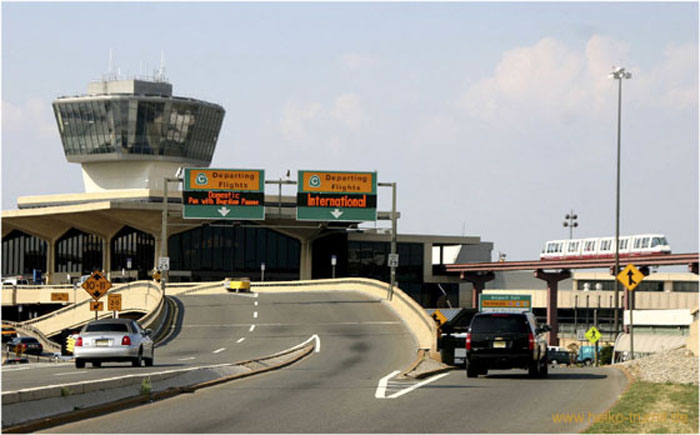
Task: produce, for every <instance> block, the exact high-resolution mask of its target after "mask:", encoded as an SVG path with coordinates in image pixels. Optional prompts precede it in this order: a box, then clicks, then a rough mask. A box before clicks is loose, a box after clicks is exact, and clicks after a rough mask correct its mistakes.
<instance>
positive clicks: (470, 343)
mask: <svg viewBox="0 0 700 435" xmlns="http://www.w3.org/2000/svg"><path fill="white" fill-rule="evenodd" d="M466 343H467V350H472V333H471V332H467V341H466Z"/></svg>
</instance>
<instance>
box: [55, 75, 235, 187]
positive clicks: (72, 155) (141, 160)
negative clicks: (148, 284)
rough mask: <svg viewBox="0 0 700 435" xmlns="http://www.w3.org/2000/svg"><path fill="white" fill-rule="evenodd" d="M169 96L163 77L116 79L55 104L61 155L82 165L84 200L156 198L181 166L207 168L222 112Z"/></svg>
mask: <svg viewBox="0 0 700 435" xmlns="http://www.w3.org/2000/svg"><path fill="white" fill-rule="evenodd" d="M172 94H173V87H172V85H171V84H170V83H167V82H166V81H165V80H164V79H163V78H162V76H157V77H154V78H153V79H149V80H139V79H132V80H119V79H116V78H114V79H113V80H109V79H106V80H102V81H98V82H93V83H90V85H89V86H88V92H87V95H81V96H73V97H59V98H57V99H56V101H54V102H53V110H54V114H55V115H56V122H57V123H58V131H59V133H60V135H61V141H62V143H63V152H64V153H65V155H66V159H68V161H69V162H74V163H80V164H81V165H82V169H83V183H84V185H85V191H86V192H100V191H105V190H113V189H119V190H122V189H156V188H157V189H159V190H160V189H162V188H163V186H162V184H163V177H173V176H175V174H176V172H177V170H178V168H180V167H182V166H194V167H205V166H209V164H210V163H211V160H212V156H213V155H214V148H215V147H216V141H217V139H218V136H219V131H220V130H221V124H222V122H223V119H224V112H225V111H224V108H223V107H221V106H219V105H218V104H213V103H208V102H206V101H201V100H196V99H192V98H184V97H174V96H173V95H172Z"/></svg>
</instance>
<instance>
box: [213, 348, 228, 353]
mask: <svg viewBox="0 0 700 435" xmlns="http://www.w3.org/2000/svg"><path fill="white" fill-rule="evenodd" d="M225 350H226V348H225V347H220V348H218V349H216V350H215V351H214V352H212V353H220V352H223V351H225Z"/></svg>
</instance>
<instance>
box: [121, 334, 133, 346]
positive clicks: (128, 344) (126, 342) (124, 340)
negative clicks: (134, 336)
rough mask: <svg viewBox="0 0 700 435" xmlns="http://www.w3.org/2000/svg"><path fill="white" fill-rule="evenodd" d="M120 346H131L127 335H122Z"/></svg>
mask: <svg viewBox="0 0 700 435" xmlns="http://www.w3.org/2000/svg"><path fill="white" fill-rule="evenodd" d="M122 346H131V338H129V336H128V335H125V336H124V337H122Z"/></svg>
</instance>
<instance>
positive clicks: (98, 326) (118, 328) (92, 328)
mask: <svg viewBox="0 0 700 435" xmlns="http://www.w3.org/2000/svg"><path fill="white" fill-rule="evenodd" d="M85 332H129V328H128V327H127V326H126V323H95V324H93V325H87V327H86V328H85Z"/></svg>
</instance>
